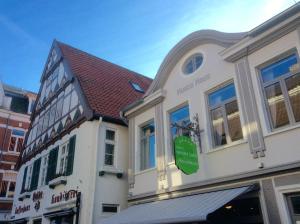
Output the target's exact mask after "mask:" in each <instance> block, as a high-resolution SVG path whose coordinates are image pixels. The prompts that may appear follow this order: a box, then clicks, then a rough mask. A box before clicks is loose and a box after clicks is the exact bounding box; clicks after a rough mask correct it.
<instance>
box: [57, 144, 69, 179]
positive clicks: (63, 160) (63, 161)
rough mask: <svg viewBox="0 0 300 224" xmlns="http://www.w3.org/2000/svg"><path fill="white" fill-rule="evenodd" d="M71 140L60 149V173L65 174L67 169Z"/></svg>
mask: <svg viewBox="0 0 300 224" xmlns="http://www.w3.org/2000/svg"><path fill="white" fill-rule="evenodd" d="M68 149H69V142H67V143H65V144H63V145H62V146H61V147H60V151H59V160H58V161H59V164H58V172H56V173H58V174H65V173H66V169H67V159H68Z"/></svg>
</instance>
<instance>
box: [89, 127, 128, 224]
mask: <svg viewBox="0 0 300 224" xmlns="http://www.w3.org/2000/svg"><path fill="white" fill-rule="evenodd" d="M97 129H98V136H97V138H98V139H97V142H98V143H97V146H96V147H97V149H98V155H97V157H96V158H97V170H96V173H97V175H96V178H95V186H96V187H95V197H94V208H93V210H94V215H93V222H92V223H95V224H96V223H97V222H99V220H100V219H102V218H106V217H108V216H110V215H112V214H109V213H103V212H102V204H116V205H119V211H120V210H122V209H124V208H126V207H127V195H128V182H127V170H128V129H127V127H125V126H121V125H115V124H111V123H107V122H102V123H101V124H100V125H98V126H97ZM106 129H111V130H114V131H115V139H116V141H115V160H114V166H105V165H104V153H105V142H104V138H105V131H106ZM100 170H104V171H105V172H106V173H105V175H104V176H99V171H100ZM107 172H113V174H108V173H107ZM117 172H121V173H123V177H122V178H120V179H118V178H117V177H116V173H117Z"/></svg>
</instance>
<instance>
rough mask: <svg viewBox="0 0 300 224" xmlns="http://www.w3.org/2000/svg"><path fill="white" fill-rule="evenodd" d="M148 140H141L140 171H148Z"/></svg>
mask: <svg viewBox="0 0 300 224" xmlns="http://www.w3.org/2000/svg"><path fill="white" fill-rule="evenodd" d="M147 142H148V140H147V139H142V140H141V151H140V170H145V169H147V161H148V153H147V152H148V148H147V147H148V143H147Z"/></svg>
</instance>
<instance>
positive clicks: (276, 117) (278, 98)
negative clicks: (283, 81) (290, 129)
mask: <svg viewBox="0 0 300 224" xmlns="http://www.w3.org/2000/svg"><path fill="white" fill-rule="evenodd" d="M265 91H266V97H267V103H268V106H269V109H270V114H271V119H272V123H273V127H274V128H278V127H281V126H284V125H286V124H289V118H288V114H287V110H286V107H285V103H284V97H283V94H282V90H281V87H280V84H279V83H276V84H274V85H271V86H268V87H266V88H265Z"/></svg>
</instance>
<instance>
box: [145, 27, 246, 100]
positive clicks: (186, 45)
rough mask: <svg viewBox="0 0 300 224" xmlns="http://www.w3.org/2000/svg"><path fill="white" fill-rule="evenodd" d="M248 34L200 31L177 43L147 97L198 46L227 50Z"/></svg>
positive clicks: (161, 67) (160, 85) (163, 63)
mask: <svg viewBox="0 0 300 224" xmlns="http://www.w3.org/2000/svg"><path fill="white" fill-rule="evenodd" d="M246 34H247V33H223V32H219V31H216V30H199V31H196V32H193V33H191V34H189V35H188V36H186V37H185V38H183V39H182V40H181V41H180V42H179V43H177V44H176V45H175V46H174V47H173V48H172V49H171V51H170V52H169V53H168V54H167V56H166V57H165V59H164V60H163V62H162V64H161V65H160V67H159V70H158V72H157V74H156V77H155V79H154V81H153V82H152V84H151V86H150V87H149V89H148V91H147V92H146V94H145V96H147V95H150V94H151V93H153V92H155V91H156V90H158V89H159V88H161V87H162V86H163V85H164V84H165V82H166V80H167V79H168V76H169V74H170V72H171V70H172V69H173V67H174V66H175V65H176V63H177V62H178V61H179V60H180V59H181V58H182V57H183V56H184V55H185V54H186V53H187V52H188V51H190V50H192V49H193V48H195V47H196V46H199V45H202V44H207V43H212V44H216V45H220V46H222V47H225V48H227V47H229V46H231V45H233V44H235V43H236V42H238V41H240V40H241V39H242V38H243V37H244V36H245V35H246Z"/></svg>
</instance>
